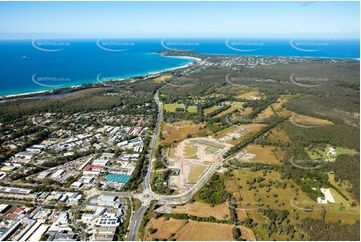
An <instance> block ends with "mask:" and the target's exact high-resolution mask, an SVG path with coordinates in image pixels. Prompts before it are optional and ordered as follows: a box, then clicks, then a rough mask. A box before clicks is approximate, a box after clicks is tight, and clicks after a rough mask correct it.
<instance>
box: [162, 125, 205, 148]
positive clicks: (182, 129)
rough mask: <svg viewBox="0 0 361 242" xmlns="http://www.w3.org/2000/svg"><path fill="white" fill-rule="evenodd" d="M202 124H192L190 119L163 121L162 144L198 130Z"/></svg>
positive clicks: (182, 137) (177, 139)
mask: <svg viewBox="0 0 361 242" xmlns="http://www.w3.org/2000/svg"><path fill="white" fill-rule="evenodd" d="M203 126H204V125H203V124H194V123H193V122H192V121H181V122H176V123H165V124H163V127H162V137H163V139H162V142H161V143H162V144H171V143H173V142H174V141H176V142H178V141H181V140H183V139H185V138H186V137H187V135H193V134H195V133H197V132H198V131H199V129H200V128H201V127H203Z"/></svg>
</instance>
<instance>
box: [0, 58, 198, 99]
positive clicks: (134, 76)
mask: <svg viewBox="0 0 361 242" xmlns="http://www.w3.org/2000/svg"><path fill="white" fill-rule="evenodd" d="M165 57H168V58H177V59H188V60H192V61H191V62H190V63H187V64H185V65H182V66H177V67H171V68H166V69H163V70H160V71H150V72H147V73H145V74H141V75H133V76H129V77H124V78H117V77H114V80H112V81H124V80H127V79H131V78H145V77H148V76H150V75H159V74H162V73H165V72H168V71H174V70H178V69H183V68H186V67H188V66H190V65H192V64H193V63H195V62H198V61H201V60H202V59H200V58H196V57H192V56H165ZM105 82H111V81H105ZM97 84H102V82H100V81H99V80H95V82H89V83H84V84H81V85H74V86H68V87H59V88H54V89H50V90H42V91H30V92H24V93H16V94H9V95H0V99H2V100H1V101H2V102H3V101H6V99H8V98H10V99H11V98H18V97H23V96H29V95H37V94H51V92H53V91H55V90H60V89H65V88H73V89H77V88H79V87H82V86H84V85H97Z"/></svg>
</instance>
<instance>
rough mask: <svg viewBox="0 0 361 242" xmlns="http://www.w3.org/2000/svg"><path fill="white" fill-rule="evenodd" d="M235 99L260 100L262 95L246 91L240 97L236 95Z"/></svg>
mask: <svg viewBox="0 0 361 242" xmlns="http://www.w3.org/2000/svg"><path fill="white" fill-rule="evenodd" d="M237 98H239V99H246V100H257V99H261V98H262V94H261V93H259V92H258V91H248V92H244V93H242V94H241V95H238V96H237Z"/></svg>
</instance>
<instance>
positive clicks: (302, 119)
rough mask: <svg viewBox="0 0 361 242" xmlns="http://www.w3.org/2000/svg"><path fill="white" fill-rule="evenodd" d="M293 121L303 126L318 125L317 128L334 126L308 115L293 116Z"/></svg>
mask: <svg viewBox="0 0 361 242" xmlns="http://www.w3.org/2000/svg"><path fill="white" fill-rule="evenodd" d="M292 121H293V122H295V123H297V124H302V125H317V126H324V125H332V124H333V123H332V122H331V121H328V120H325V119H319V118H314V117H310V116H306V115H300V114H294V115H293V116H292Z"/></svg>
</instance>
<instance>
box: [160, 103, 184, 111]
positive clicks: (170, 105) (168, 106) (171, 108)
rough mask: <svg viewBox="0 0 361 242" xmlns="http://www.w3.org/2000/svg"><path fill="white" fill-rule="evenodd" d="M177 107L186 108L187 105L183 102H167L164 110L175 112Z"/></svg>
mask: <svg viewBox="0 0 361 242" xmlns="http://www.w3.org/2000/svg"><path fill="white" fill-rule="evenodd" d="M177 108H182V109H185V108H186V106H185V105H184V104H183V103H166V104H164V110H165V111H166V112H170V113H174V112H175V111H176V109H177Z"/></svg>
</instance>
